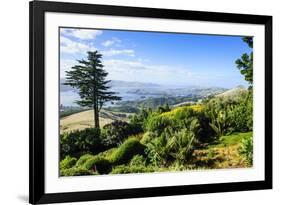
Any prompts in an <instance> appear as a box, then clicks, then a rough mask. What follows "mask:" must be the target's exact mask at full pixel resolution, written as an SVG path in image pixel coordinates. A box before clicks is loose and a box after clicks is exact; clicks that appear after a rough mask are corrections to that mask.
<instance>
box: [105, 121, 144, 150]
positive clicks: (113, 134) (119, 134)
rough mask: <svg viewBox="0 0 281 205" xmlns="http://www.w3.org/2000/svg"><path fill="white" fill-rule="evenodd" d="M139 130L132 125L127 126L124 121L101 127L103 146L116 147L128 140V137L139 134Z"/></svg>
mask: <svg viewBox="0 0 281 205" xmlns="http://www.w3.org/2000/svg"><path fill="white" fill-rule="evenodd" d="M140 131H141V130H140V128H138V127H137V126H136V125H134V124H129V123H127V122H124V121H120V120H117V121H114V122H112V123H110V124H107V125H105V126H104V127H103V130H102V135H103V144H105V145H106V146H107V147H108V148H110V147H116V146H118V145H120V144H122V142H123V141H124V140H125V139H126V138H128V136H130V135H134V134H137V133H139V132H140Z"/></svg>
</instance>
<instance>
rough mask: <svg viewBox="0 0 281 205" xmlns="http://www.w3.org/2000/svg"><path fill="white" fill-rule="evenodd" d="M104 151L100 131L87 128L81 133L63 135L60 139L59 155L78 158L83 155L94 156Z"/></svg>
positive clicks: (74, 132)
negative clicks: (89, 154)
mask: <svg viewBox="0 0 281 205" xmlns="http://www.w3.org/2000/svg"><path fill="white" fill-rule="evenodd" d="M103 150H104V146H103V144H102V141H101V138H100V129H97V128H87V129H84V130H81V131H73V132H70V133H65V134H63V135H61V137H60V154H61V157H62V158H64V157H65V156H66V155H70V156H80V155H82V154H85V153H92V154H96V153H99V152H101V151H103Z"/></svg>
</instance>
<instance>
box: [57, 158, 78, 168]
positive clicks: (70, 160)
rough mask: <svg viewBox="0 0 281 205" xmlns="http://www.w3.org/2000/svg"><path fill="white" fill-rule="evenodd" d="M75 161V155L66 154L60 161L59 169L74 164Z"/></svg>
mask: <svg viewBox="0 0 281 205" xmlns="http://www.w3.org/2000/svg"><path fill="white" fill-rule="evenodd" d="M76 161H77V159H76V158H75V157H70V156H66V157H65V158H64V159H63V160H61V161H60V169H69V168H71V167H73V166H74V165H75V163H76Z"/></svg>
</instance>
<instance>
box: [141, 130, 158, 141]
mask: <svg viewBox="0 0 281 205" xmlns="http://www.w3.org/2000/svg"><path fill="white" fill-rule="evenodd" d="M155 138H156V135H155V134H154V133H153V132H146V133H144V134H143V136H142V138H141V140H140V142H141V143H142V144H147V143H149V142H150V141H151V140H153V139H155Z"/></svg>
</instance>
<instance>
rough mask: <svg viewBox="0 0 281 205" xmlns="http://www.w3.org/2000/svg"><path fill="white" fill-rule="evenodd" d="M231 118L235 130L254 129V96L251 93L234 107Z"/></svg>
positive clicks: (245, 130)
mask: <svg viewBox="0 0 281 205" xmlns="http://www.w3.org/2000/svg"><path fill="white" fill-rule="evenodd" d="M230 118H231V121H232V127H233V128H234V129H235V131H238V132H248V131H251V130H253V96H252V94H251V93H249V94H248V95H247V96H245V98H241V99H240V101H239V103H238V104H237V106H235V107H234V108H233V110H232V115H231V116H230Z"/></svg>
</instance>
